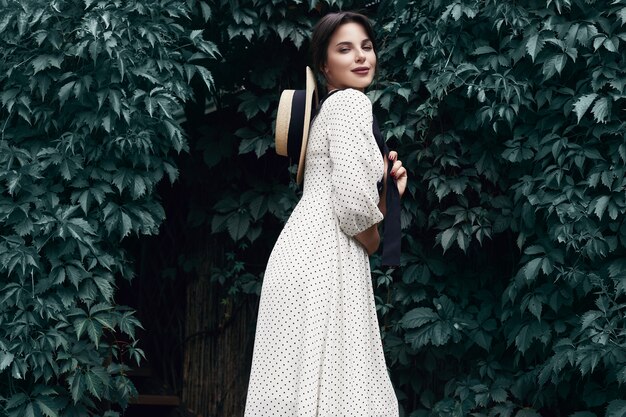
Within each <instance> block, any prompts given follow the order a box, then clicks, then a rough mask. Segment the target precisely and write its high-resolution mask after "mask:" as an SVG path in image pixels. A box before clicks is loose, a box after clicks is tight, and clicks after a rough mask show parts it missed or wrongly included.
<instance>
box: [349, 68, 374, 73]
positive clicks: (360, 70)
mask: <svg viewBox="0 0 626 417" xmlns="http://www.w3.org/2000/svg"><path fill="white" fill-rule="evenodd" d="M369 70H370V69H369V68H368V67H357V68H355V69H353V70H352V72H356V73H357V74H367V73H368V72H369Z"/></svg>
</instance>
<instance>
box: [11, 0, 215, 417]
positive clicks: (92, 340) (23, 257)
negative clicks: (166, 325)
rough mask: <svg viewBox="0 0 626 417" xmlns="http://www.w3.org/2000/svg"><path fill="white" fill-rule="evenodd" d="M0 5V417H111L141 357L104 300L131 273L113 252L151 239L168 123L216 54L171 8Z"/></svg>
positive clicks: (168, 143)
mask: <svg viewBox="0 0 626 417" xmlns="http://www.w3.org/2000/svg"><path fill="white" fill-rule="evenodd" d="M0 9H1V10H2V14H1V15H0V105H1V106H0V121H1V126H0V180H1V181H2V185H3V188H2V192H1V193H0V283H1V285H0V372H1V373H2V382H1V383H0V384H1V385H0V387H1V388H0V390H1V391H0V393H1V397H0V403H1V405H2V410H3V411H1V412H0V415H7V416H14V417H36V416H42V415H43V416H46V417H55V416H81V417H83V416H87V415H94V414H98V415H102V413H104V415H106V416H114V415H117V413H116V412H114V411H110V410H109V411H107V409H109V408H110V406H109V405H110V404H119V405H121V406H124V405H125V404H127V402H128V400H129V398H130V397H131V396H132V395H134V394H136V391H135V388H134V387H133V384H132V383H131V382H130V380H129V379H128V377H127V375H126V373H127V370H128V369H129V365H130V364H131V363H134V362H139V361H140V359H141V357H142V356H143V352H142V350H141V349H140V348H139V347H138V346H137V340H136V339H135V329H136V327H137V326H139V322H138V321H137V319H136V318H135V317H134V315H133V312H132V311H131V310H129V309H128V308H125V307H123V306H119V305H117V304H116V303H115V302H114V299H113V295H114V288H115V280H116V279H121V278H127V279H130V278H131V277H132V275H133V265H132V263H131V262H129V260H128V258H127V256H126V254H125V251H124V250H123V249H122V248H120V244H119V243H120V241H121V240H122V239H124V238H125V237H126V236H128V235H130V234H136V235H145V234H155V233H157V231H158V227H159V224H160V223H161V222H162V220H163V218H164V212H163V209H162V207H161V205H160V203H159V202H158V199H157V197H156V195H155V193H154V189H155V185H156V184H157V183H158V182H159V181H161V179H162V178H164V177H165V176H167V177H168V178H169V180H170V181H174V180H175V179H176V177H177V175H178V172H177V168H176V165H175V163H174V161H173V159H172V158H173V154H174V152H180V151H181V150H183V149H185V148H186V146H187V145H186V142H185V139H184V135H183V131H182V129H181V127H180V124H179V121H178V120H177V117H178V115H180V114H181V113H182V105H183V102H185V101H188V100H189V99H191V98H192V90H191V88H190V87H189V85H188V84H189V82H190V81H191V79H192V77H197V78H200V79H202V80H203V81H204V82H205V83H206V85H207V86H211V85H212V79H211V75H210V73H209V72H208V70H207V69H206V68H205V67H204V66H200V65H199V64H200V63H206V62H207V60H211V59H213V58H215V57H216V53H217V50H216V49H215V45H214V44H212V43H210V42H207V41H205V40H203V38H202V30H191V29H190V28H189V26H191V25H190V24H189V22H190V20H189V13H190V11H189V7H188V5H187V3H185V2H183V1H176V0H154V1H124V2H122V1H117V0H110V1H109V0H101V1H90V0H85V1H84V2H76V1H62V0H59V1H52V2H48V1H18V0H1V1H0ZM181 22H187V23H186V26H182V25H181V24H180V23H181ZM205 88H206V87H205Z"/></svg>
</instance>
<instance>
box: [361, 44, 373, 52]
mask: <svg viewBox="0 0 626 417" xmlns="http://www.w3.org/2000/svg"><path fill="white" fill-rule="evenodd" d="M363 49H364V50H366V51H371V50H372V49H373V48H372V46H371V45H367V46H364V47H363Z"/></svg>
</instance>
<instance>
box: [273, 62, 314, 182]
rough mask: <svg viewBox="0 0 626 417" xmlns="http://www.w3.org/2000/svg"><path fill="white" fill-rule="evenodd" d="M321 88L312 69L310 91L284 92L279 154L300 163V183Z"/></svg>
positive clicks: (279, 119)
mask: <svg viewBox="0 0 626 417" xmlns="http://www.w3.org/2000/svg"><path fill="white" fill-rule="evenodd" d="M317 100H318V98H317V85H316V84H315V76H314V75H313V71H312V70H311V68H309V67H306V89H305V90H284V91H283V92H282V94H281V95H280V102H279V103H278V112H277V114H276V136H275V144H276V153H277V154H278V155H282V156H288V157H289V158H290V159H291V160H292V161H293V160H297V161H298V175H297V176H296V182H297V183H298V184H301V183H302V179H303V178H302V177H303V174H304V156H305V155H306V145H307V142H308V139H309V127H310V126H309V125H310V124H311V117H312V115H313V112H314V111H315V108H316V107H317Z"/></svg>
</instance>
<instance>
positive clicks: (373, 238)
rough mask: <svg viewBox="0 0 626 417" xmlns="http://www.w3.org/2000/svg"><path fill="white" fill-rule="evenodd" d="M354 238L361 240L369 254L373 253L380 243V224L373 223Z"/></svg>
mask: <svg viewBox="0 0 626 417" xmlns="http://www.w3.org/2000/svg"><path fill="white" fill-rule="evenodd" d="M354 238H355V239H356V241H357V242H359V243H360V244H361V245H362V246H363V247H364V248H365V251H366V252H367V254H368V255H372V254H373V253H374V252H376V250H377V249H378V246H379V245H380V234H379V233H378V225H377V224H375V225H372V226H370V227H369V228H368V229H365V230H364V231H362V232H361V233H358V234H356V235H354Z"/></svg>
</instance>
